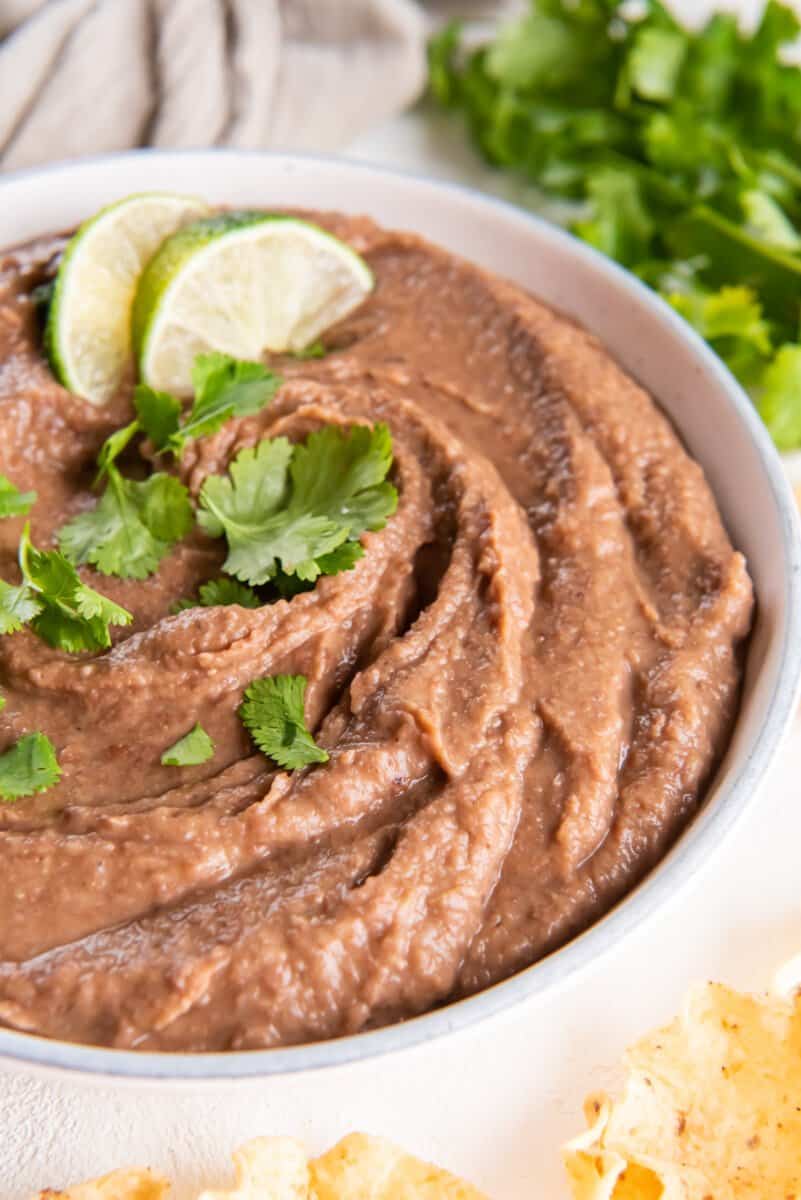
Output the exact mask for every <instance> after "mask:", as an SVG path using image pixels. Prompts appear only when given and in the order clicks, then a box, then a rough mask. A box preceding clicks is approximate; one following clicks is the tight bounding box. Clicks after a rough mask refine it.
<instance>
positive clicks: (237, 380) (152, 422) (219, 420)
mask: <svg viewBox="0 0 801 1200" xmlns="http://www.w3.org/2000/svg"><path fill="white" fill-rule="evenodd" d="M280 386H281V377H280V375H277V374H276V373H275V371H271V370H270V368H269V367H265V366H264V364H263V363H259V362H244V361H241V360H239V359H235V358H231V357H230V355H228V354H220V353H218V352H217V351H214V352H212V353H211V354H198V355H197V357H196V358H195V361H194V365H193V367H192V390H193V392H194V401H193V403H192V408H191V410H190V412H189V413H188V415H187V416H186V418H185V419H184V420H182V419H181V403H180V401H179V400H177V399H176V397H175V396H171V395H170V394H169V393H168V392H156V391H154V390H153V388H151V387H148V386H147V384H143V383H140V384H139V385H138V386H137V387H136V389H135V391H134V406H135V408H136V412H137V415H138V419H139V427H140V429H142V430H143V432H145V433H146V434H147V435H148V437H149V438H150V440H151V441H152V443H153V445H154V446H155V448H156V450H158V451H167V450H169V451H171V452H172V453H173V454H174V455H175V456H176V458H180V457H181V455H182V454H183V452H184V450H185V449H186V445H187V443H188V442H189V441H191V440H192V439H193V438H199V437H208V436H209V435H210V434H212V433H216V432H217V431H218V430H219V429H221V428H222V426H223V425H224V424H225V422H226V421H229V420H230V419H231V418H232V417H247V416H251V415H252V414H253V413H257V412H259V411H260V410H261V409H262V408H264V406H265V405H266V404H268V403H269V402H270V400H272V398H273V396H274V395H275V393H276V392H277V390H278V388H279V387H280Z"/></svg>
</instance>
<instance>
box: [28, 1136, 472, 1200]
mask: <svg viewBox="0 0 801 1200" xmlns="http://www.w3.org/2000/svg"><path fill="white" fill-rule="evenodd" d="M233 1158H234V1168H235V1173H236V1179H235V1183H234V1186H233V1188H231V1189H229V1190H225V1191H214V1192H202V1193H201V1194H200V1196H199V1197H198V1200H485V1197H484V1196H483V1195H482V1194H481V1192H479V1191H477V1190H476V1188H474V1187H471V1186H470V1184H469V1183H463V1182H462V1180H461V1179H457V1178H456V1176H455V1175H451V1174H450V1173H449V1172H448V1171H441V1170H440V1169H439V1168H438V1167H432V1166H430V1165H429V1164H428V1163H425V1162H421V1160H420V1159H419V1158H412V1156H411V1155H409V1154H405V1153H404V1151H403V1150H399V1149H398V1147H397V1146H393V1145H392V1143H391V1142H386V1141H384V1139H383V1138H373V1137H368V1136H367V1134H364V1133H352V1134H350V1136H349V1137H346V1138H343V1139H342V1141H341V1142H339V1143H338V1144H337V1145H336V1146H334V1147H333V1149H331V1150H329V1151H328V1153H327V1154H324V1155H323V1156H322V1157H321V1158H318V1159H315V1160H314V1161H313V1162H309V1160H308V1158H307V1156H306V1152H305V1150H304V1149H303V1146H302V1144H301V1143H300V1142H296V1141H295V1140H294V1139H293V1138H267V1137H265V1138H255V1139H254V1140H253V1141H252V1142H247V1143H246V1144H245V1145H244V1146H240V1148H239V1149H238V1150H235V1151H234V1156H233ZM168 1188H169V1184H168V1183H167V1181H166V1179H162V1178H161V1177H160V1176H158V1175H153V1174H151V1172H150V1171H115V1172H114V1173H113V1174H112V1175H106V1176H105V1177H104V1178H103V1179H97V1180H95V1181H94V1182H93V1183H84V1184H82V1185H81V1186H80V1187H77V1188H72V1189H71V1190H70V1191H67V1192H41V1193H40V1195H39V1198H38V1200H59V1198H60V1200H162V1197H164V1196H165V1195H166V1193H167V1190H168Z"/></svg>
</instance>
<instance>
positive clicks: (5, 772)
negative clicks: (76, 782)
mask: <svg viewBox="0 0 801 1200" xmlns="http://www.w3.org/2000/svg"><path fill="white" fill-rule="evenodd" d="M60 778H61V768H60V766H59V765H58V758H57V757H56V751H55V748H54V746H53V743H52V742H51V741H50V739H49V738H48V737H46V736H45V735H44V734H43V733H26V734H25V735H24V736H23V737H21V738H20V739H19V741H18V742H15V743H14V745H13V746H11V747H9V749H8V750H5V751H4V752H3V753H2V754H0V800H2V801H4V802H5V803H13V802H14V801H15V800H22V799H23V798H24V797H26V796H33V795H36V793H37V792H45V791H47V789H48V788H50V787H52V786H53V785H54V784H56V783H58V781H59V779H60Z"/></svg>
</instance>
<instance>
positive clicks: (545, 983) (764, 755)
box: [0, 148, 801, 1086]
mask: <svg viewBox="0 0 801 1200" xmlns="http://www.w3.org/2000/svg"><path fill="white" fill-rule="evenodd" d="M191 158H195V159H200V158H207V159H208V158H211V159H215V160H220V159H228V160H233V159H236V158H239V159H252V160H256V161H261V162H263V163H265V165H267V166H271V167H274V168H275V167H278V168H279V169H280V166H281V164H283V165H284V166H285V167H291V166H292V164H299V165H300V166H301V167H302V166H304V165H305V166H312V167H322V168H324V169H327V170H330V171H344V172H346V173H351V174H359V173H362V174H369V175H372V176H373V177H374V178H376V177H378V178H384V179H386V180H388V181H390V182H391V181H392V180H393V179H398V180H404V181H406V182H407V183H411V184H412V185H415V186H416V187H419V189H420V191H421V193H423V194H424V193H425V192H426V191H427V190H429V189H433V190H436V191H439V192H444V193H446V194H451V195H452V196H454V197H456V198H459V199H460V200H461V201H462V202H463V203H464V202H469V203H470V204H472V205H473V206H477V207H478V208H486V209H490V210H494V212H495V213H496V215H497V216H498V217H499V218H500V219H501V220H503V221H505V222H509V221H512V222H514V223H518V224H520V223H523V224H527V225H528V227H529V228H530V229H531V230H532V231H533V232H536V234H537V236H538V237H539V238H546V239H550V240H551V241H553V242H554V243H555V244H556V246H557V247H558V248H559V250H560V252H561V253H563V254H564V256H565V259H566V260H567V261H568V262H569V261H571V260H572V261H574V262H583V263H584V264H585V265H586V266H588V267H589V268H590V269H592V270H593V271H595V272H596V273H599V274H600V275H601V276H602V277H605V278H606V279H607V280H608V281H609V282H610V284H611V285H612V286H613V287H614V288H615V289H616V290H617V291H622V292H623V293H624V294H626V295H627V296H628V297H629V298H630V299H631V300H632V301H634V302H635V303H636V304H637V305H638V306H641V307H645V308H646V309H648V310H649V311H650V313H651V315H652V316H653V317H654V318H656V319H657V320H658V321H660V322H661V323H662V324H667V326H668V327H669V329H670V330H671V331H672V332H673V334H674V335H675V336H677V337H678V338H680V339H682V340H683V341H684V342H685V343H687V344H688V346H689V348H690V349H691V351H692V352H693V355H694V357H695V358H696V359H697V360H698V361H699V364H700V365H701V366H703V368H704V369H705V371H707V372H708V373H710V374H711V375H712V376H713V377H714V379H715V380H716V382H717V384H718V385H719V387H720V388H721V390H722V391H723V392H725V393H726V397H727V399H728V402H729V404H730V406H731V408H732V409H733V412H734V416H735V417H736V418H737V420H739V422H740V423H741V425H742V426H743V427H744V428H745V432H746V433H747V435H748V438H749V440H750V442H751V444H752V445H753V447H754V449H755V451H756V454H757V458H758V460H759V466H760V468H761V470H762V472H763V474H764V476H765V478H766V480H767V483H768V485H769V488H770V493H771V497H772V500H773V503H774V506H775V509H776V514H777V519H778V522H779V527H780V534H781V542H782V549H783V559H784V576H785V578H784V581H783V584H784V586H783V591H784V598H783V603H784V611H783V622H782V628H781V630H780V631H777V634H776V635H775V636H776V637H780V638H781V651H780V653H781V663H780V666H779V668H778V670H777V672H776V679H775V682H774V687H773V691H772V694H771V695H770V697H769V698H768V699H767V700H766V702H765V704H764V713H763V715H762V720H761V723H760V727H759V728H758V729H757V730H756V732H755V734H754V736H753V739H752V742H751V744H750V746H749V747H748V749H747V752H746V753H745V755H744V760H743V762H742V763H741V764H740V766H739V768H738V769H737V771H736V772H735V773H734V774H733V775H732V776H731V778H730V779H728V780H727V781H726V783H725V788H724V790H723V791H722V793H721V794H720V795H719V796H718V797H717V800H716V803H715V804H714V805H712V806H710V807H706V806H704V807H702V808H701V810H700V811H699V813H698V814H697V816H696V817H695V818H694V819H693V821H692V823H691V824H690V825H689V826H688V827H687V829H686V830H685V831H684V832H683V833H682V834H681V836H680V837H679V838H678V840H677V841H676V843H675V844H674V846H673V847H672V848H671V849H670V850H669V852H668V853H667V854H666V855H665V857H664V858H662V859H661V860H660V862H659V863H657V865H656V866H655V867H654V868H653V869H652V870H651V871H650V872H649V873H648V874H647V875H646V877H645V878H644V879H643V880H642V881H641V882H640V883H639V884H638V885H637V886H636V887H635V888H634V889H633V890H632V891H631V892H628V893H627V894H626V895H625V896H624V897H623V899H622V900H620V901H619V902H618V904H617V905H615V906H614V907H613V908H612V909H611V910H610V911H609V912H608V913H606V914H605V915H604V916H603V917H602V918H601V919H600V920H598V921H596V922H595V923H594V924H593V925H591V926H590V927H589V928H588V929H586V930H584V931H583V932H582V933H581V934H579V935H578V936H577V937H575V938H573V939H572V940H571V941H570V942H568V943H566V944H565V945H564V946H562V947H560V948H559V949H557V950H555V951H553V952H552V953H551V954H549V955H548V956H546V957H545V958H544V959H541V960H539V961H538V962H536V963H534V964H532V965H531V966H529V967H526V968H524V969H523V970H522V971H519V972H517V974H515V975H513V976H511V977H510V978H509V979H506V980H503V981H502V982H500V983H497V984H494V985H493V986H492V987H490V988H487V989H486V990H485V991H483V992H479V993H476V994H475V995H472V996H469V997H466V998H464V999H461V1000H458V1001H455V1002H452V1003H450V1004H447V1005H445V1006H443V1007H442V1008H438V1009H434V1010H433V1011H431V1012H427V1013H424V1014H422V1015H420V1016H416V1017H412V1018H410V1019H408V1020H406V1021H402V1022H399V1023H397V1024H395V1025H390V1026H387V1027H385V1028H381V1029H376V1030H371V1031H368V1032H363V1033H357V1034H350V1035H347V1036H344V1037H341V1038H337V1039H331V1040H327V1041H321V1042H313V1043H309V1044H304V1045H298V1046H289V1047H281V1048H276V1049H266V1050H242V1051H226V1052H214V1053H195V1052H191V1053H190V1052H178V1053H176V1052H170V1053H161V1052H158V1053H157V1052H152V1051H137V1050H117V1049H109V1048H105V1047H96V1046H89V1045H85V1044H82V1043H72V1042H61V1041H57V1040H54V1039H49V1038H45V1037H41V1036H38V1035H34V1034H29V1033H25V1032H22V1031H18V1030H12V1029H2V1028H0V1061H4V1062H5V1064H11V1063H14V1064H16V1065H18V1066H22V1067H25V1068H27V1069H29V1070H31V1071H36V1072H46V1073H53V1072H55V1073H59V1074H62V1075H63V1074H65V1073H66V1074H68V1075H71V1076H73V1077H78V1078H83V1079H86V1080H87V1081H88V1080H90V1079H91V1078H92V1077H94V1079H96V1080H97V1079H101V1080H102V1079H114V1080H115V1081H117V1082H124V1081H130V1082H132V1083H134V1082H140V1083H144V1082H148V1081H150V1082H153V1081H160V1082H161V1083H170V1084H173V1085H180V1084H182V1083H183V1084H189V1083H191V1084H192V1085H193V1086H194V1085H197V1084H199V1083H203V1082H206V1083H209V1084H215V1083H216V1084H220V1083H224V1082H226V1081H229V1082H233V1081H236V1080H244V1079H259V1078H265V1077H267V1076H276V1075H285V1074H294V1073H296V1072H301V1071H313V1070H319V1069H322V1068H327V1067H336V1066H344V1065H346V1064H349V1063H353V1062H358V1061H363V1060H365V1059H368V1058H373V1057H377V1056H379V1055H383V1054H388V1053H392V1052H395V1051H399V1050H402V1049H410V1048H411V1047H414V1046H418V1045H421V1044H423V1043H425V1042H428V1041H431V1040H433V1039H436V1038H439V1037H442V1036H444V1035H446V1034H450V1033H454V1032H457V1031H459V1030H462V1029H465V1028H467V1027H468V1026H471V1025H473V1024H476V1023H478V1022H479V1021H484V1020H486V1019H487V1018H489V1017H491V1016H494V1015H496V1014H499V1013H501V1012H503V1011H505V1010H507V1009H510V1008H512V1007H513V1006H515V1005H517V1004H519V1003H520V1002H521V1001H523V1000H528V999H532V998H534V997H537V996H541V995H543V994H544V993H546V992H553V991H556V990H557V989H558V988H559V987H563V986H565V985H566V984H567V983H568V982H571V983H574V982H575V980H576V978H577V977H578V975H579V974H580V973H581V972H585V971H587V970H588V969H589V968H590V967H592V966H596V965H597V964H598V961H599V960H600V959H601V957H602V956H603V955H604V954H606V953H607V952H608V951H609V950H611V949H612V947H613V946H616V945H617V944H618V943H620V942H621V941H622V940H623V939H624V938H625V937H626V936H627V935H628V934H629V933H630V932H631V931H632V930H633V929H634V928H635V927H638V926H640V925H642V924H643V923H644V922H645V921H647V920H648V919H649V918H650V917H652V916H653V915H654V914H655V913H656V912H657V911H658V909H659V908H660V907H661V906H662V903H663V901H664V900H665V898H666V897H667V896H668V895H676V894H678V893H679V891H681V890H682V889H683V888H684V887H686V886H688V885H689V883H690V881H691V880H692V879H693V878H694V877H695V876H696V875H697V873H698V871H699V869H700V868H701V866H702V864H703V863H704V862H705V861H707V860H708V859H709V858H710V857H711V856H712V852H713V851H715V850H717V849H718V848H719V847H720V846H721V845H722V844H723V843H724V841H725V840H726V838H727V837H728V835H729V834H730V833H731V832H732V830H733V829H734V828H735V826H736V825H737V824H738V822H739V820H740V818H741V817H742V816H743V814H744V813H745V812H746V810H747V809H748V807H749V805H750V803H751V801H752V799H753V798H754V796H755V794H756V790H757V788H758V786H759V785H760V784H761V782H762V781H763V780H764V777H765V776H766V774H767V772H768V769H769V767H770V766H771V764H772V762H773V760H774V758H775V757H776V754H777V752H778V750H779V748H780V745H781V743H782V741H783V739H784V736H785V735H786V733H787V731H788V729H789V725H790V721H791V719H792V716H793V712H794V709H795V704H796V701H797V699H798V697H799V694H801V536H799V535H800V534H801V525H799V520H798V515H797V511H796V506H795V503H794V498H793V495H792V490H791V488H790V485H789V482H788V480H787V479H786V476H785V474H784V470H783V468H782V464H781V461H780V458H779V455H778V453H777V451H776V449H775V447H774V445H773V442H772V440H771V438H770V436H769V434H768V432H767V430H766V428H765V426H764V425H763V423H762V421H761V420H760V418H759V417H758V415H757V413H756V410H755V409H754V406H753V405H752V403H751V401H750V400H749V399H748V397H747V395H746V394H745V392H744V391H743V389H742V388H741V387H740V385H739V383H737V381H736V380H735V379H734V377H733V376H732V375H731V374H730V372H729V371H728V369H727V368H726V367H725V366H724V364H723V363H722V362H721V360H720V359H719V358H718V357H717V355H716V354H715V353H714V352H713V351H712V350H711V349H710V348H709V346H708V345H707V344H706V342H704V340H703V339H702V338H701V337H700V335H699V334H697V333H696V332H695V331H694V330H693V329H692V328H691V327H690V326H689V325H688V324H687V323H686V322H685V321H684V320H683V319H682V318H681V317H680V316H679V315H678V314H677V313H676V312H675V311H674V310H673V309H672V308H671V307H670V306H669V305H668V304H667V303H666V302H665V301H663V300H662V299H661V298H660V297H659V296H658V295H657V294H656V293H655V292H653V291H651V289H650V288H648V287H647V286H646V285H645V284H644V283H642V282H641V281H640V280H639V279H637V278H636V277H635V276H634V275H632V274H630V273H629V272H628V271H627V270H625V269H624V268H623V267H621V266H619V265H618V264H617V263H615V262H613V261H612V260H611V259H608V258H607V257H606V256H605V255H603V254H601V253H600V251H598V250H595V249H594V248H593V247H591V246H589V245H587V244H586V243H584V242H581V241H579V240H578V239H577V238H575V237H573V236H572V235H571V234H569V233H568V232H566V231H565V230H563V229H561V228H559V227H558V226H556V225H554V224H552V223H551V222H549V221H547V220H545V219H544V218H542V217H539V216H537V215H536V214H534V213H532V212H529V211H527V210H525V209H523V208H520V207H518V206H516V205H514V204H512V203H510V202H509V201H507V200H503V199H501V198H499V197H497V196H494V195H488V194H486V193H483V192H480V191H478V190H477V189H475V188H472V187H469V186H467V185H464V184H461V183H458V182H453V181H450V180H441V179H433V178H429V177H426V176H425V175H422V174H419V173H417V172H414V171H409V170H405V169H401V168H397V167H387V166H384V165H379V164H373V163H370V162H366V161H361V160H356V159H348V158H346V157H342V156H338V155H331V154H308V153H283V152H280V151H268V150H248V149H244V150H237V149H230V148H211V149H179V150H168V151H163V150H150V149H139V150H132V151H124V152H121V153H110V154H100V155H94V156H89V157H86V158H81V159H76V160H70V161H64V162H57V163H52V164H49V165H46V166H39V167H30V168H25V169H22V170H17V171H13V172H9V173H7V174H6V175H4V176H3V177H2V178H0V196H2V195H3V193H4V192H8V191H10V190H13V189H14V188H15V187H19V186H20V185H21V184H22V185H24V184H25V183H26V182H28V181H33V180H36V179H39V178H42V177H45V178H47V179H55V178H56V177H58V176H59V175H62V174H64V173H65V172H66V173H73V172H77V173H80V172H81V171H82V170H86V171H90V170H91V169H92V168H94V169H99V168H102V167H104V166H108V167H113V166H114V164H118V163H125V162H136V161H139V162H142V164H143V165H144V164H146V163H147V162H149V161H152V160H154V159H157V160H159V161H165V160H170V159H171V160H174V161H175V162H176V163H177V164H180V162H181V160H182V159H183V160H188V159H191ZM265 182H266V183H267V181H265ZM43 232H44V231H43Z"/></svg>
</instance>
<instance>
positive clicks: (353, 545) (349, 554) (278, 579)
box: [272, 542, 364, 600]
mask: <svg viewBox="0 0 801 1200" xmlns="http://www.w3.org/2000/svg"><path fill="white" fill-rule="evenodd" d="M360 558H364V549H363V547H362V546H360V545H359V543H358V542H343V543H342V545H341V546H337V548H336V550H332V551H331V553H330V554H323V555H321V556H320V558H318V559H317V566H318V567H319V568H320V574H321V575H339V574H340V573H341V572H342V571H350V570H351V568H352V567H355V566H356V563H357V562H358V561H359V559H360ZM272 583H273V586H274V587H276V588H277V589H278V592H279V594H280V596H281V597H282V599H284V600H290V599H291V598H292V597H293V596H299V595H300V593H301V592H308V591H311V589H312V588H313V587H314V582H313V581H311V582H310V581H309V580H305V579H299V578H298V576H297V575H287V574H286V572H285V571H279V572H278V573H277V575H276V576H275V578H274V579H273V580H272Z"/></svg>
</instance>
